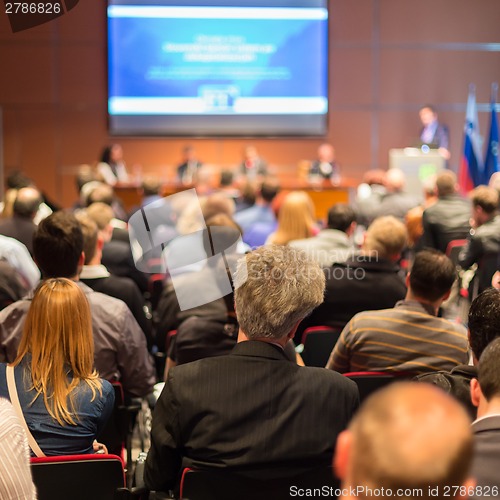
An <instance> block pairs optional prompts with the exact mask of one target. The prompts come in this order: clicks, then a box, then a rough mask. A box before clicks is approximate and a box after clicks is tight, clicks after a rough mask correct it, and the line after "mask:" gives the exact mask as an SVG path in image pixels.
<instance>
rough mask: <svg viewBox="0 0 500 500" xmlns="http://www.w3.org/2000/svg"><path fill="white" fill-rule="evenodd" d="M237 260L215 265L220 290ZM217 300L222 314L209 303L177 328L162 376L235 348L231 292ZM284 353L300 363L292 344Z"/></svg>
mask: <svg viewBox="0 0 500 500" xmlns="http://www.w3.org/2000/svg"><path fill="white" fill-rule="evenodd" d="M238 258H239V256H237V255H234V254H233V255H229V256H226V258H225V260H224V262H219V264H218V269H217V272H216V279H217V280H218V284H219V286H220V289H221V290H223V289H224V280H225V278H226V276H227V277H228V278H229V279H230V281H231V284H232V276H231V274H230V270H231V269H232V268H234V264H235V263H236V262H235V261H236V259H238ZM228 259H230V261H231V264H229V265H228ZM219 301H220V302H223V303H224V308H225V310H226V312H225V314H222V313H219V310H218V309H216V308H215V307H213V305H212V304H211V303H209V304H206V305H205V306H200V307H199V308H197V310H196V315H193V316H190V317H188V318H187V319H186V320H185V321H183V322H182V323H181V324H180V325H179V327H178V328H177V334H176V335H174V336H173V337H172V340H171V342H170V347H169V349H168V358H167V366H166V373H167V372H168V370H169V369H170V368H173V367H174V366H177V365H183V364H185V363H190V362H192V361H196V360H198V359H203V358H210V357H213V356H222V355H224V354H229V353H230V352H231V350H232V349H233V347H234V346H235V345H236V342H237V339H238V329H239V326H238V320H237V318H236V312H235V310H234V293H233V292H231V293H229V294H228V295H225V296H224V297H223V298H221V299H217V302H219ZM221 306H222V304H221ZM204 308H207V313H206V314H202V313H201V312H202V311H203V309H204ZM220 309H222V307H221V308H220ZM284 352H285V356H286V357H287V358H288V359H290V361H297V363H300V360H299V359H298V358H297V354H296V352H295V346H294V343H293V342H292V341H289V342H288V343H287V344H286V346H285V350H284Z"/></svg>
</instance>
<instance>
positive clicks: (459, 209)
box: [422, 195, 471, 253]
mask: <svg viewBox="0 0 500 500" xmlns="http://www.w3.org/2000/svg"><path fill="white" fill-rule="evenodd" d="M470 217H471V206H470V202H469V201H467V200H465V199H464V198H462V197H460V196H459V195H449V196H443V197H441V198H439V200H438V201H437V202H436V203H435V204H434V205H431V206H430V207H429V208H426V209H425V210H424V213H423V216H422V224H423V226H424V234H423V236H422V246H424V247H431V248H436V249H437V250H440V251H441V252H443V253H445V252H446V248H447V247H448V243H450V241H453V240H462V239H465V238H467V235H468V234H469V229H470V224H469V220H470Z"/></svg>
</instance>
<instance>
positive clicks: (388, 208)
mask: <svg viewBox="0 0 500 500" xmlns="http://www.w3.org/2000/svg"><path fill="white" fill-rule="evenodd" d="M405 183H406V177H405V174H404V172H403V171H402V170H399V169H398V168H390V169H389V170H388V171H387V174H386V176H385V190H386V193H385V194H384V195H383V196H382V198H381V200H380V204H379V205H378V207H377V209H376V212H375V213H376V216H377V217H381V216H384V215H392V216H394V217H396V218H397V219H399V220H404V219H405V217H406V214H407V213H408V210H410V209H412V208H414V207H416V206H417V205H418V204H419V201H418V200H417V199H416V198H415V197H414V196H413V195H410V194H408V193H406V192H405V191H404V189H405Z"/></svg>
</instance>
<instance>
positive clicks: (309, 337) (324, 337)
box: [299, 326, 342, 368]
mask: <svg viewBox="0 0 500 500" xmlns="http://www.w3.org/2000/svg"><path fill="white" fill-rule="evenodd" d="M341 332H342V329H340V328H331V327H329V326H311V327H309V328H307V329H306V330H305V331H304V333H303V334H302V346H303V347H302V349H301V350H299V352H300V355H301V356H302V359H303V361H304V364H305V365H306V366H319V367H321V368H324V367H325V366H326V363H327V361H328V358H329V357H330V353H331V352H332V350H333V348H334V347H335V344H336V343H337V340H338V338H339V337H340V333H341Z"/></svg>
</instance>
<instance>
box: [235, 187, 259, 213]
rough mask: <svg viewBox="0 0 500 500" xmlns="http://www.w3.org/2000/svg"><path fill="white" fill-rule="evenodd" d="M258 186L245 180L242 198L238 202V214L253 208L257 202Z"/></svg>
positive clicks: (241, 189) (241, 191) (241, 188)
mask: <svg viewBox="0 0 500 500" xmlns="http://www.w3.org/2000/svg"><path fill="white" fill-rule="evenodd" d="M257 191H258V189H257V186H256V183H255V181H252V180H250V179H246V180H244V182H243V183H242V184H241V187H240V196H239V198H238V199H237V200H236V212H242V211H243V210H246V209H247V208H250V207H253V206H254V205H255V202H256V200H257Z"/></svg>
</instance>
